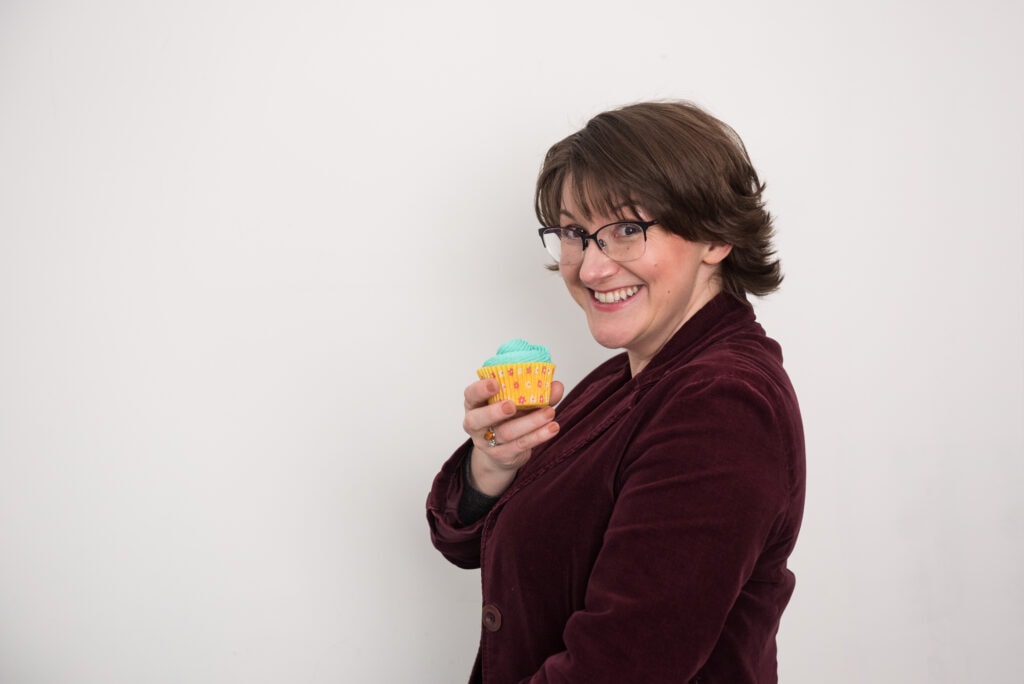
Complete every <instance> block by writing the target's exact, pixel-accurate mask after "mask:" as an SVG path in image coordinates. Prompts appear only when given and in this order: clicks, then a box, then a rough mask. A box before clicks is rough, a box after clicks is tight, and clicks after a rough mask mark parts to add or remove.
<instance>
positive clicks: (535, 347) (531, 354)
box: [484, 339, 551, 368]
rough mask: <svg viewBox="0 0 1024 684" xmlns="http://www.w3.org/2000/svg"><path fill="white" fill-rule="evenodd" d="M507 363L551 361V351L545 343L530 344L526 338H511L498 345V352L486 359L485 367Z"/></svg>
mask: <svg viewBox="0 0 1024 684" xmlns="http://www.w3.org/2000/svg"><path fill="white" fill-rule="evenodd" d="M506 363H551V353H550V352H549V351H548V348H547V347H545V346H544V345H543V344H530V343H529V342H527V341H526V340H519V339H516V340H509V341H508V342H506V343H505V344H503V345H501V346H500V347H498V353H497V354H495V355H494V356H492V357H491V358H489V359H487V360H486V361H484V367H485V368H486V367H487V366H501V365H503V364H506Z"/></svg>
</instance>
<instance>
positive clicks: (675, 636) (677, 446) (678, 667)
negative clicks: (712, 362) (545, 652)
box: [523, 378, 795, 684]
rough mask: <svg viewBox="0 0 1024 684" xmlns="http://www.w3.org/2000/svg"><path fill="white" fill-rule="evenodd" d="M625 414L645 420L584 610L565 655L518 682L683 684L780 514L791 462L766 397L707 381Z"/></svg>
mask: <svg viewBox="0 0 1024 684" xmlns="http://www.w3.org/2000/svg"><path fill="white" fill-rule="evenodd" d="M635 410H645V411H648V414H647V415H646V416H645V418H644V419H643V420H642V421H641V423H640V425H639V427H638V429H637V430H636V432H635V433H634V435H633V437H632V440H631V442H630V444H629V445H628V446H627V449H626V453H625V456H624V457H623V460H622V462H621V465H620V469H619V472H618V482H617V483H616V486H617V488H618V498H617V500H616V503H615V505H614V508H613V511H612V515H611V518H610V520H609V521H608V528H607V532H606V534H605V537H604V542H603V545H602V548H601V550H600V552H599V554H598V557H597V559H596V562H595V565H594V567H593V571H592V573H591V576H590V578H589V580H588V584H587V589H586V594H585V603H584V608H583V609H582V610H579V611H576V612H575V613H573V614H572V615H571V616H570V618H569V620H568V622H567V623H566V627H565V629H564V632H563V641H564V644H565V651H563V652H561V653H557V654H555V655H553V656H551V657H549V658H548V659H547V660H546V661H545V662H544V664H543V666H542V667H541V669H540V670H539V671H538V672H536V673H535V674H534V675H533V676H532V677H530V678H527V679H525V680H523V681H524V682H532V683H535V684H537V683H541V682H612V681H643V682H670V681H671V682H677V681H689V680H690V679H691V678H692V677H694V676H695V675H696V674H697V673H698V671H699V670H700V669H701V667H702V665H703V664H704V663H705V662H706V661H707V659H708V657H709V656H710V654H711V653H712V651H713V649H714V648H715V646H716V643H717V642H718V640H719V638H720V636H721V635H722V632H723V628H724V626H725V624H726V621H727V619H729V616H730V611H731V610H733V607H734V604H736V602H737V599H738V597H739V595H740V593H741V591H742V590H743V588H744V585H745V584H747V582H748V581H750V580H751V579H752V576H753V575H754V574H755V568H756V566H757V565H758V562H759V557H760V555H761V554H762V551H763V550H764V549H765V546H766V544H767V543H768V540H769V538H770V537H771V536H772V534H773V529H777V528H778V525H779V521H780V520H781V519H782V518H784V517H785V516H786V510H787V507H788V506H789V501H790V498H791V497H790V485H789V481H790V478H789V477H788V476H787V472H788V466H787V460H789V459H790V458H792V454H789V453H786V451H787V449H789V448H790V447H788V446H787V441H788V440H787V439H786V438H785V437H783V436H781V435H780V416H778V415H776V414H777V411H778V402H777V401H776V399H774V398H773V399H769V398H767V397H765V396H764V395H763V394H762V392H761V391H760V390H759V389H757V388H754V387H752V386H751V385H750V384H748V383H747V382H745V381H743V380H742V379H738V378H714V379H711V380H705V381H702V382H701V383H699V384H696V385H695V384H690V383H688V386H686V387H678V388H677V390H675V391H674V392H673V394H672V395H670V396H661V397H657V398H655V400H653V401H644V402H642V405H640V406H637V407H635ZM783 418H784V417H783ZM783 422H785V421H783ZM781 431H782V432H784V429H782V430H781ZM794 534H795V533H794ZM784 557H785V556H783V558H784ZM783 565H784V563H783ZM786 573H788V571H786ZM791 590H792V589H791V587H790V588H789V591H791ZM786 599H787V600H788V592H787V593H786ZM740 619H741V620H742V617H741V618H740Z"/></svg>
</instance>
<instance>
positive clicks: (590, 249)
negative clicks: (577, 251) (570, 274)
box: [580, 242, 618, 283]
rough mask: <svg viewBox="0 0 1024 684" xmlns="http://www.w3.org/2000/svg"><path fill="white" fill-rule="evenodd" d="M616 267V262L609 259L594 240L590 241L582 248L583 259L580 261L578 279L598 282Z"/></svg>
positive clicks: (585, 281) (586, 281)
mask: <svg viewBox="0 0 1024 684" xmlns="http://www.w3.org/2000/svg"><path fill="white" fill-rule="evenodd" d="M617 267H618V264H616V263H615V262H614V261H612V260H611V259H609V258H608V255H607V254H605V253H604V252H602V251H601V248H600V247H599V246H598V244H597V243H596V242H592V243H591V244H589V245H587V248H586V249H584V250H583V261H581V262H580V280H582V281H583V282H584V283H599V282H601V280H603V279H604V278H607V277H608V276H609V275H611V274H612V273H614V272H615V269H616V268H617Z"/></svg>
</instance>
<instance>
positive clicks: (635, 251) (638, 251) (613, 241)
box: [601, 223, 647, 261]
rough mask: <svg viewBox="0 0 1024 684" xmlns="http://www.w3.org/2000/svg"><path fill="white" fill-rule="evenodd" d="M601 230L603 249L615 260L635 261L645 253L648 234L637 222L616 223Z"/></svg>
mask: <svg viewBox="0 0 1024 684" xmlns="http://www.w3.org/2000/svg"><path fill="white" fill-rule="evenodd" d="M602 231H603V232H601V249H602V250H603V251H604V253H605V254H607V255H608V258H610V259H613V260H615V261H633V260H634V259H639V258H640V257H642V256H643V255H644V249H645V248H646V246H647V236H646V234H645V233H644V229H643V226H639V225H637V224H635V223H615V224H612V225H610V226H606V227H605V228H603V229H602Z"/></svg>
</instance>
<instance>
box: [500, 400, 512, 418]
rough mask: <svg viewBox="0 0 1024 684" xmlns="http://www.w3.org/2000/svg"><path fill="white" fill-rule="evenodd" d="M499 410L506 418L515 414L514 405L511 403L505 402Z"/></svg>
mask: <svg viewBox="0 0 1024 684" xmlns="http://www.w3.org/2000/svg"><path fill="white" fill-rule="evenodd" d="M501 410H502V411H503V412H504V413H505V415H506V416H511V415H512V414H513V413H515V412H516V405H515V404H513V403H512V402H511V401H506V402H505V403H504V404H502V405H501Z"/></svg>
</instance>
